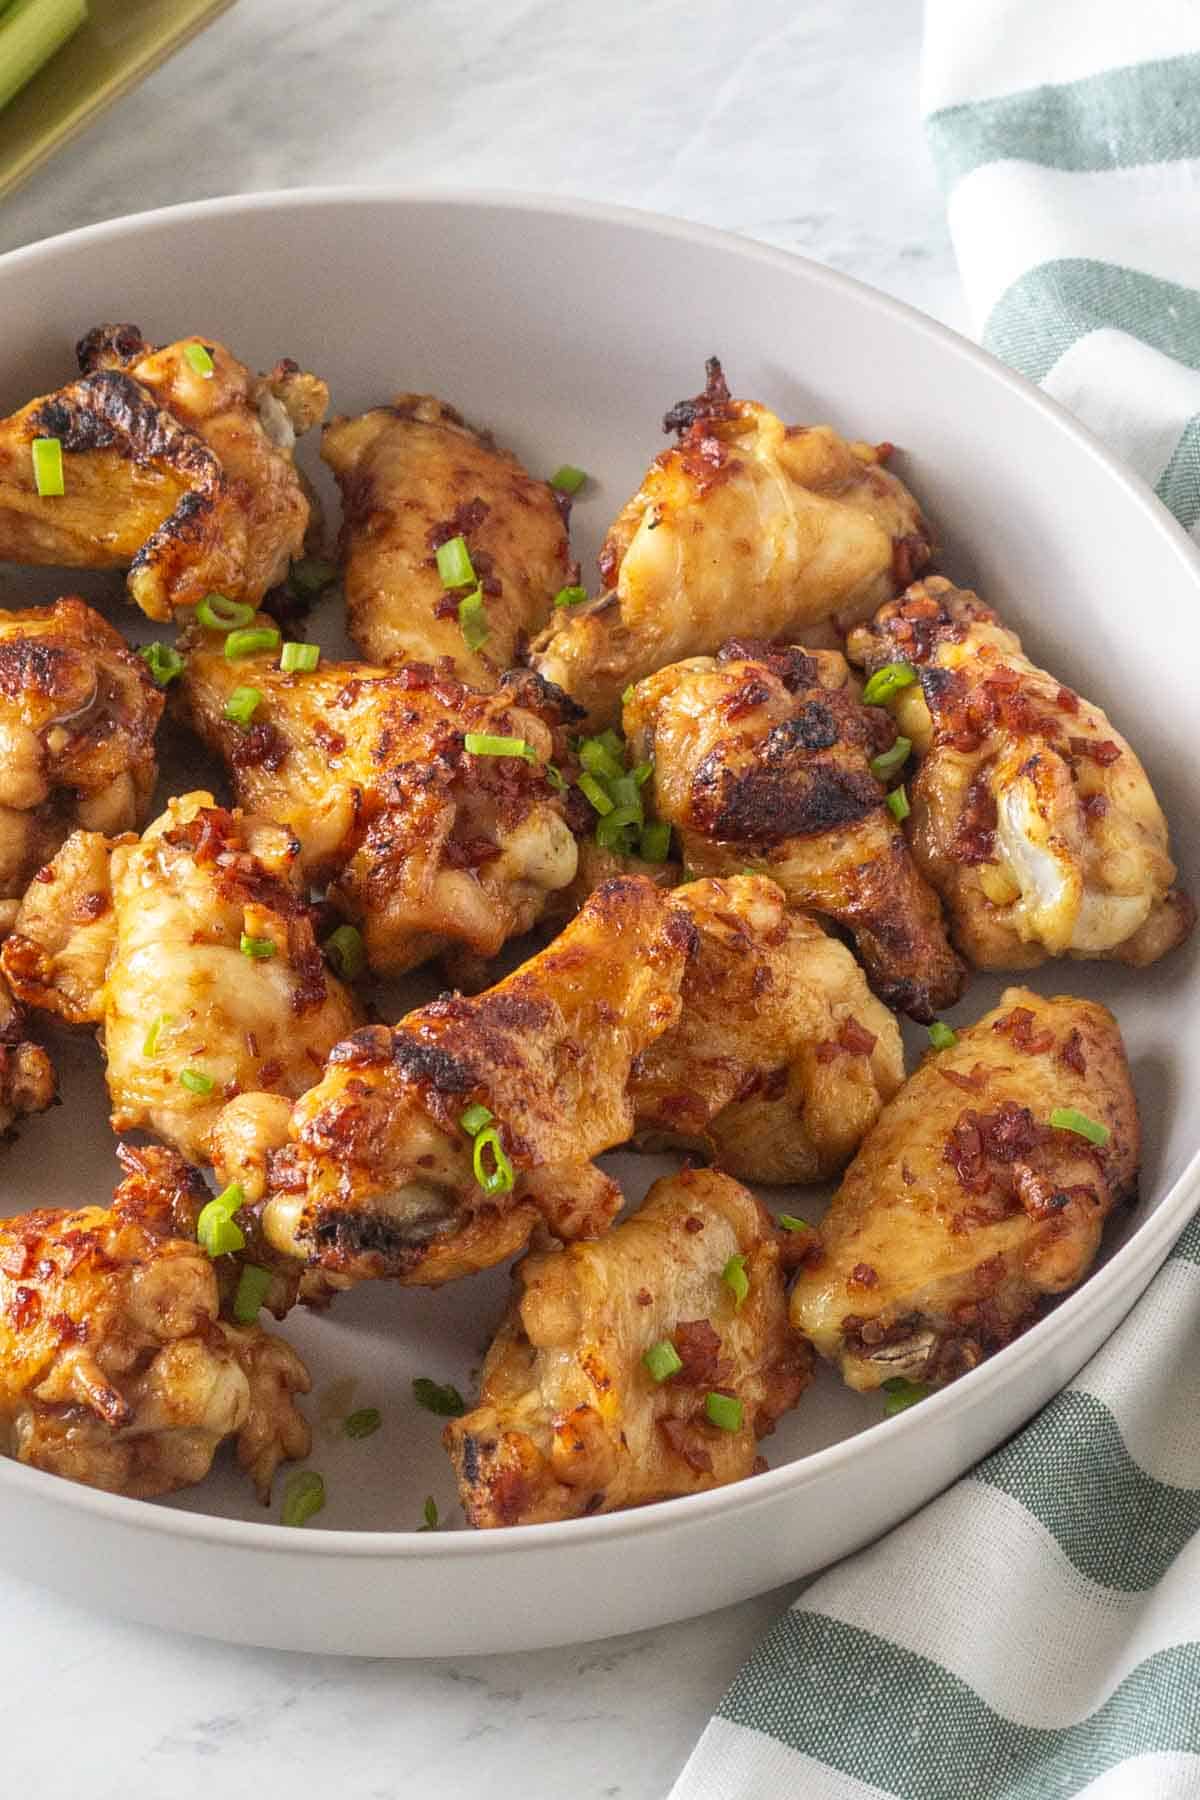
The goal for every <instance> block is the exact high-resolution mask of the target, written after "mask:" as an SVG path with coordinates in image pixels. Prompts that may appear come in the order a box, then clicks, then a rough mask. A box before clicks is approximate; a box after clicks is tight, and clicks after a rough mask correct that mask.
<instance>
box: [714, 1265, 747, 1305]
mask: <svg viewBox="0 0 1200 1800" xmlns="http://www.w3.org/2000/svg"><path fill="white" fill-rule="evenodd" d="M721 1280H722V1281H723V1282H724V1283H725V1286H726V1287H727V1288H728V1289H729V1291H730V1293H731V1294H732V1295H733V1310H734V1312H740V1311H741V1310H742V1302H743V1301H744V1300H745V1298H746V1295H747V1294H748V1293H749V1292H750V1277H749V1276H748V1275H747V1273H746V1258H745V1257H744V1256H731V1257H730V1259H729V1261H728V1262H727V1263H726V1264H725V1267H724V1268H723V1269H722V1270H721Z"/></svg>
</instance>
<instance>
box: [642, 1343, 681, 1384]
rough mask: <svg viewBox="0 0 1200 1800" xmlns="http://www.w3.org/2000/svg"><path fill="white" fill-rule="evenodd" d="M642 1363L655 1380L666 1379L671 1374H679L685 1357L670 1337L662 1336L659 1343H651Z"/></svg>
mask: <svg viewBox="0 0 1200 1800" xmlns="http://www.w3.org/2000/svg"><path fill="white" fill-rule="evenodd" d="M642 1363H643V1365H644V1367H645V1368H647V1369H648V1370H649V1372H650V1374H651V1375H653V1377H654V1379H655V1381H666V1380H667V1379H668V1377H669V1376H671V1375H678V1373H679V1371H680V1369H682V1367H683V1358H682V1357H681V1356H680V1354H679V1352H678V1350H677V1349H676V1348H675V1346H674V1344H673V1343H672V1342H671V1340H670V1338H662V1339H661V1340H660V1341H659V1342H658V1343H657V1344H651V1346H650V1348H649V1349H648V1350H647V1351H646V1353H645V1355H644V1356H643V1357H642Z"/></svg>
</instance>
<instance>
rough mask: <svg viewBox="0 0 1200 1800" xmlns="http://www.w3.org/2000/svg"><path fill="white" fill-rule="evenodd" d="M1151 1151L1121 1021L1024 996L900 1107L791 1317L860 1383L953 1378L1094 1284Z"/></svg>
mask: <svg viewBox="0 0 1200 1800" xmlns="http://www.w3.org/2000/svg"><path fill="white" fill-rule="evenodd" d="M1138 1161H1139V1127H1138V1113H1137V1103H1136V1101H1135V1099H1134V1095H1133V1089H1132V1087H1131V1085H1130V1079H1129V1070H1128V1067H1127V1065H1126V1061H1125V1051H1124V1048H1123V1046H1122V1043H1121V1034H1120V1032H1119V1030H1118V1029H1117V1024H1116V1021H1115V1019H1114V1018H1113V1016H1112V1014H1111V1013H1110V1012H1109V1011H1108V1010H1107V1009H1106V1008H1105V1007H1103V1006H1098V1005H1095V1004H1094V1003H1093V1002H1091V1001H1087V1000H1073V999H1071V998H1069V997H1068V996H1060V997H1059V998H1057V999H1054V1000H1045V999H1043V998H1042V997H1041V996H1040V995H1039V994H1034V993H1030V992H1029V990H1028V989H1026V988H1009V989H1008V990H1007V991H1006V992H1005V994H1004V996H1003V998H1002V1000H1001V1003H1000V1005H999V1006H998V1007H996V1008H995V1009H994V1010H993V1011H991V1012H989V1013H985V1014H984V1016H983V1018H982V1019H980V1020H979V1021H978V1023H977V1024H975V1025H972V1026H971V1028H970V1029H969V1030H967V1031H960V1032H959V1034H958V1040H957V1042H956V1043H955V1044H953V1045H952V1046H951V1047H950V1048H948V1049H945V1050H939V1051H931V1052H930V1053H929V1054H928V1055H927V1056H926V1058H925V1060H924V1062H923V1063H922V1064H921V1067H920V1068H919V1069H918V1070H917V1072H916V1074H915V1075H913V1076H912V1078H911V1079H910V1080H909V1081H908V1082H906V1084H905V1085H904V1087H903V1088H901V1090H900V1092H899V1093H898V1094H897V1095H896V1097H895V1099H894V1100H892V1101H891V1103H890V1104H889V1105H888V1106H886V1107H885V1108H884V1110H883V1113H882V1114H881V1116H880V1118H879V1120H878V1122H877V1124H876V1125H875V1126H874V1128H873V1130H872V1131H870V1132H869V1133H868V1135H867V1138H866V1141H865V1142H864V1144H863V1146H862V1148H861V1149H860V1151H859V1152H858V1155H857V1156H856V1157H855V1159H854V1161H853V1162H852V1163H851V1165H850V1167H849V1169H848V1170H847V1171H846V1175H845V1179H844V1180H843V1182H842V1185H841V1187H840V1188H839V1189H838V1192H837V1193H836V1195H835V1196H834V1198H833V1201H832V1203H831V1205H830V1208H829V1212H828V1213H827V1215H826V1217H825V1220H824V1222H823V1224H822V1226H821V1233H820V1236H821V1245H822V1251H823V1254H822V1255H821V1257H820V1258H819V1259H818V1260H815V1261H809V1262H807V1263H806V1264H805V1266H804V1267H803V1268H802V1269H801V1270H800V1273H799V1275H798V1277H797V1280H796V1285H795V1287H794V1288H793V1290H792V1300H791V1308H792V1323H793V1324H794V1325H795V1326H796V1328H797V1330H799V1331H802V1332H803V1333H804V1335H805V1336H806V1337H807V1338H809V1339H810V1340H811V1342H812V1343H813V1344H814V1345H815V1346H816V1348H817V1349H818V1350H819V1351H820V1352H821V1354H822V1355H823V1356H827V1357H829V1358H830V1359H831V1360H832V1361H834V1362H836V1363H838V1364H839V1366H840V1368H841V1371H842V1374H843V1375H844V1377H845V1379H846V1380H847V1381H848V1382H849V1384H850V1386H851V1387H855V1388H875V1387H879V1386H880V1385H881V1384H882V1383H883V1382H884V1381H886V1380H888V1379H889V1378H896V1377H904V1378H907V1379H909V1380H916V1381H922V1382H930V1383H934V1384H938V1385H940V1384H941V1383H943V1382H946V1381H950V1380H952V1379H953V1377H954V1376H956V1375H960V1374H962V1373H963V1372H964V1371H965V1370H967V1369H970V1368H972V1367H974V1365H975V1364H976V1363H978V1362H979V1361H980V1360H981V1358H983V1357H984V1356H987V1355H989V1354H990V1353H991V1352H992V1351H993V1350H997V1349H999V1348H1000V1347H1001V1346H1002V1345H1004V1344H1006V1343H1008V1341H1009V1339H1010V1338H1013V1337H1015V1336H1016V1335H1017V1333H1018V1332H1020V1331H1022V1330H1024V1328H1025V1327H1026V1326H1027V1325H1029V1324H1030V1323H1032V1321H1033V1319H1034V1318H1035V1316H1036V1314H1037V1311H1038V1308H1039V1305H1040V1303H1041V1302H1042V1301H1043V1300H1044V1299H1045V1297H1046V1296H1047V1295H1051V1294H1061V1293H1064V1292H1065V1291H1066V1290H1067V1289H1068V1288H1072V1287H1074V1286H1075V1285H1076V1283H1077V1282H1079V1281H1081V1280H1082V1279H1083V1277H1084V1275H1086V1274H1087V1271H1088V1269H1089V1268H1090V1266H1091V1264H1092V1261H1093V1259H1094V1257H1095V1255H1096V1252H1097V1250H1098V1249H1099V1247H1100V1234H1101V1232H1102V1230H1103V1227H1104V1221H1105V1219H1106V1217H1107V1216H1108V1214H1109V1213H1110V1212H1111V1210H1112V1208H1113V1207H1114V1206H1115V1205H1116V1204H1117V1203H1118V1202H1119V1201H1122V1200H1127V1199H1130V1198H1132V1196H1133V1193H1134V1190H1135V1187H1136V1183H1137V1173H1138Z"/></svg>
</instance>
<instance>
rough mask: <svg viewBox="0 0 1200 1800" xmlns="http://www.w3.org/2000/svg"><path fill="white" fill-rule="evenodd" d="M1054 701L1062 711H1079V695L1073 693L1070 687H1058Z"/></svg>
mask: <svg viewBox="0 0 1200 1800" xmlns="http://www.w3.org/2000/svg"><path fill="white" fill-rule="evenodd" d="M1054 702H1055V705H1056V706H1060V707H1061V708H1062V710H1063V712H1069V713H1077V712H1078V711H1079V695H1078V694H1073V693H1072V692H1071V690H1070V688H1067V687H1060V688H1059V690H1058V693H1057V694H1056V695H1055V696H1054Z"/></svg>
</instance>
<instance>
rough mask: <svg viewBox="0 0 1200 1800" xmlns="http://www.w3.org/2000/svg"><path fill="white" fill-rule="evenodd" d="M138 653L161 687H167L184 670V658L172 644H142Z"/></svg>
mask: <svg viewBox="0 0 1200 1800" xmlns="http://www.w3.org/2000/svg"><path fill="white" fill-rule="evenodd" d="M138 655H139V656H140V657H141V659H142V661H143V662H144V663H145V665H146V667H147V668H148V669H149V671H150V673H151V675H152V676H153V677H154V679H155V681H156V682H157V683H158V685H159V687H166V685H167V683H168V682H170V681H174V679H175V677H176V676H177V675H182V674H183V671H184V667H185V665H184V660H183V658H182V656H180V654H179V652H178V650H174V649H172V647H171V645H170V644H142V645H141V646H140V647H139V649H138Z"/></svg>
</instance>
